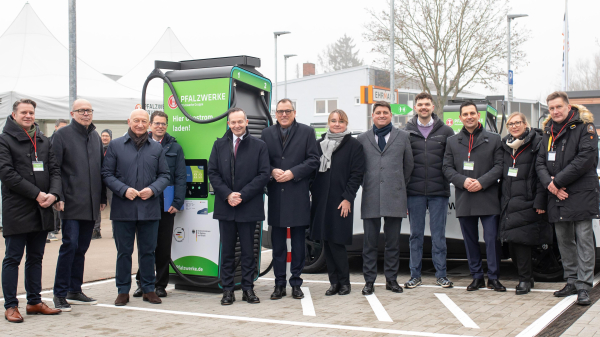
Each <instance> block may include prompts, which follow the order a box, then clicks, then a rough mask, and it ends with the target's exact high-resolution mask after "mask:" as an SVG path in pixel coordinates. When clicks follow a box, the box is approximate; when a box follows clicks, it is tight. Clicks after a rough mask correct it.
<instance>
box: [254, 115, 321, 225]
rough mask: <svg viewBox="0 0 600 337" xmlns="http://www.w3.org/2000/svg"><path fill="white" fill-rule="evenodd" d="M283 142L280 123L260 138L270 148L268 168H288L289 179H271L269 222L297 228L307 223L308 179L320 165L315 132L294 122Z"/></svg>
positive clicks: (308, 218)
mask: <svg viewBox="0 0 600 337" xmlns="http://www.w3.org/2000/svg"><path fill="white" fill-rule="evenodd" d="M288 132H289V135H288V138H287V141H286V142H285V145H283V144H282V141H281V132H280V126H279V124H275V125H273V126H270V127H268V128H266V129H263V130H262V134H261V137H260V138H261V139H262V140H263V141H264V142H265V143H266V144H267V148H268V150H269V162H270V165H271V167H270V171H273V169H276V168H278V169H281V170H284V171H286V170H290V171H292V173H293V174H294V178H293V179H292V180H289V181H286V182H284V183H278V182H277V181H276V180H275V179H273V178H271V180H270V181H269V183H268V184H267V190H268V192H269V211H268V221H269V225H270V226H273V227H298V226H309V225H310V196H309V180H310V178H311V176H312V174H313V172H314V171H315V170H316V169H317V168H318V167H319V150H318V149H317V138H316V137H315V131H314V129H313V128H311V127H310V126H307V125H304V124H301V123H298V122H296V121H294V122H293V123H292V125H291V126H290V130H289V131H288Z"/></svg>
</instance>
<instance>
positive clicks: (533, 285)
mask: <svg viewBox="0 0 600 337" xmlns="http://www.w3.org/2000/svg"><path fill="white" fill-rule="evenodd" d="M533 288H535V280H534V279H533V277H532V278H531V289H533Z"/></svg>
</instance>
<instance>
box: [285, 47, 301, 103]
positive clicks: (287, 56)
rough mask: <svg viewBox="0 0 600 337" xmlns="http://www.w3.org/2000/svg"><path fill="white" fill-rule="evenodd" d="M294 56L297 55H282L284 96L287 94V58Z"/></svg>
mask: <svg viewBox="0 0 600 337" xmlns="http://www.w3.org/2000/svg"><path fill="white" fill-rule="evenodd" d="M294 56H298V55H296V54H286V55H283V61H284V74H285V75H284V76H285V85H284V88H285V90H284V97H286V98H287V97H288V95H287V59H289V58H290V57H294Z"/></svg>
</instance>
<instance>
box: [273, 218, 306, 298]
mask: <svg viewBox="0 0 600 337" xmlns="http://www.w3.org/2000/svg"><path fill="white" fill-rule="evenodd" d="M306 227H307V226H299V227H290V236H291V242H292V261H291V262H290V273H291V274H292V276H290V281H289V282H290V286H292V287H299V286H301V285H302V277H300V275H302V269H304V263H305V262H306V255H305V252H306ZM271 243H272V245H273V273H274V274H275V285H277V286H284V287H285V285H286V280H285V279H286V263H287V254H288V251H287V228H286V227H271Z"/></svg>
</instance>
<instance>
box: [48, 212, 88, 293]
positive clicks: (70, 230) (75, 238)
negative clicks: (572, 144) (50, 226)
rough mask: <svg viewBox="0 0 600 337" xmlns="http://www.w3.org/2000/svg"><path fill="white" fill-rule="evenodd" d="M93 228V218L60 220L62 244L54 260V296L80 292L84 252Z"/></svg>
mask: <svg viewBox="0 0 600 337" xmlns="http://www.w3.org/2000/svg"><path fill="white" fill-rule="evenodd" d="M93 230H94V221H93V220H89V221H88V220H65V219H63V220H62V245H61V246H60V250H59V252H58V261H57V262H56V275H55V276H54V296H56V297H67V292H72V293H80V292H81V284H82V283H83V268H84V265H85V253H86V252H87V250H88V248H90V242H91V241H92V232H93Z"/></svg>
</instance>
